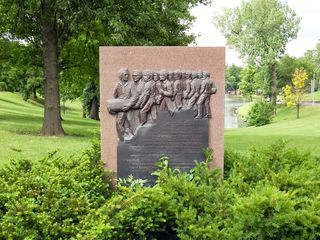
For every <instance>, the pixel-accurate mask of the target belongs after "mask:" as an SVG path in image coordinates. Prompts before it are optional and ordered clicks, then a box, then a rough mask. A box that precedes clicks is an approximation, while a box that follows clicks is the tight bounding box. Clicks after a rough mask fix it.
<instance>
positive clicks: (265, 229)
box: [0, 141, 320, 240]
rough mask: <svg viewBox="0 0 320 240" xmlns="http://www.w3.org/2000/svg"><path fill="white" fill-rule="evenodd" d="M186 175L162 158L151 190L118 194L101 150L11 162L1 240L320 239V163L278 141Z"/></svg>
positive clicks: (2, 196)
mask: <svg viewBox="0 0 320 240" xmlns="http://www.w3.org/2000/svg"><path fill="white" fill-rule="evenodd" d="M206 157H207V161H204V162H200V163H196V165H195V167H194V168H193V169H191V170H190V171H189V172H180V171H179V170H174V169H171V168H170V167H169V163H170V160H169V159H168V158H166V157H163V158H161V160H160V161H159V163H158V164H157V165H158V170H157V171H155V172H154V175H155V176H157V182H156V184H155V185H154V186H147V185H144V181H143V180H141V179H133V178H128V179H123V180H122V181H120V182H119V183H118V184H117V185H116V186H115V187H114V188H113V189H112V192H111V188H110V184H111V183H110V181H111V178H110V176H109V177H108V175H106V174H105V172H104V170H103V167H102V163H101V162H100V145H99V142H95V144H94V146H93V148H92V149H90V150H88V151H86V152H85V154H84V155H83V156H82V157H81V158H76V157H64V158H61V157H60V158H59V157H55V156H54V154H51V155H50V156H48V158H46V159H43V160H41V161H40V162H32V161H28V160H23V161H14V162H12V163H11V164H10V165H8V166H6V167H5V168H3V169H2V170H0V239H24V238H26V239H70V238H71V239H115V240H117V239H195V240H196V239H219V240H220V239H221V240H224V239H226V240H227V239H315V240H316V239H319V236H320V234H319V233H320V194H319V193H320V184H319V175H320V164H319V163H320V162H319V161H320V159H319V158H313V157H311V156H310V154H309V153H303V152H299V151H297V150H296V149H290V148H288V147H287V146H286V144H285V143H284V142H283V141H279V142H277V143H275V144H273V145H271V146H269V147H266V148H262V149H255V148H253V149H251V151H250V153H249V154H248V155H239V154H237V153H234V152H230V151H226V155H225V157H226V168H225V173H226V174H225V177H224V179H222V177H221V173H220V171H219V170H218V169H209V168H208V165H209V162H210V160H211V159H212V152H211V151H206Z"/></svg>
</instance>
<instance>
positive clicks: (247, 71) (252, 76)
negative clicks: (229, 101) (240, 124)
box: [239, 65, 261, 101]
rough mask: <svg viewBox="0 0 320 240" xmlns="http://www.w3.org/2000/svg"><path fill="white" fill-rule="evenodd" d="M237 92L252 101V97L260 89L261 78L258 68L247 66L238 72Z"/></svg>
mask: <svg viewBox="0 0 320 240" xmlns="http://www.w3.org/2000/svg"><path fill="white" fill-rule="evenodd" d="M240 79H241V80H240V83H239V91H240V92H241V94H242V95H244V96H245V97H249V98H250V100H251V101H252V95H253V94H255V93H256V92H257V90H258V89H259V88H260V87H261V76H260V72H259V70H258V68H257V67H256V66H253V65H249V66H248V67H246V68H243V69H242V70H241V72H240Z"/></svg>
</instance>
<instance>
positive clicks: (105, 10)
mask: <svg viewBox="0 0 320 240" xmlns="http://www.w3.org/2000/svg"><path fill="white" fill-rule="evenodd" d="M210 2H211V0H188V1H182V0H178V1H173V0H168V1H166V2H163V1H159V0H157V1H144V0H137V1H133V0H129V1H116V2H114V1H113V2H109V1H104V0H96V1H93V0H88V1H76V0H64V1H61V0H26V1H14V0H0V34H1V36H2V38H10V39H23V40H24V41H27V42H29V43H32V44H33V45H34V46H35V47H37V49H40V50H41V56H42V58H43V70H44V98H45V106H44V121H43V126H42V130H41V133H42V134H43V135H63V134H64V130H63V128H62V125H61V117H60V91H59V84H58V78H59V75H60V70H63V69H64V70H65V71H67V70H68V69H70V68H73V67H82V66H83V65H82V64H83V61H81V62H80V63H78V64H75V62H74V61H68V59H69V60H70V58H67V57H66V56H64V58H61V54H63V53H62V52H63V51H64V50H65V53H64V54H67V52H68V50H67V49H69V46H70V45H68V44H70V43H74V44H73V46H77V47H76V49H81V48H82V47H84V46H81V44H78V39H85V43H86V45H88V46H91V47H92V46H98V45H99V44H101V45H165V44H167V45H180V44H182V45H185V44H188V43H190V42H191V41H193V40H194V36H193V35H189V34H187V33H186V30H187V29H188V28H189V27H190V24H191V23H192V21H193V20H194V18H193V17H192V16H191V14H190V12H189V9H190V7H192V6H194V5H195V4H198V3H204V4H207V3H210ZM80 43H81V41H80ZM97 52H98V48H97V47H96V48H95V49H92V51H91V53H90V54H93V55H92V56H95V59H96V60H95V61H94V62H93V63H92V62H91V64H93V65H96V63H97V62H98V57H97V56H98V53H97ZM90 54H89V55H90ZM83 58H84V60H88V58H87V56H83ZM84 62H86V61H84ZM95 69H96V70H98V68H97V67H96V68H95ZM82 85H83V86H85V84H82Z"/></svg>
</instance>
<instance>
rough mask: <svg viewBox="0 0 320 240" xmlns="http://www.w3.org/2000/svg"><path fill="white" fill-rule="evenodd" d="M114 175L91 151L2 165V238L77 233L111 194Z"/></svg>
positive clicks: (51, 237) (0, 189)
mask: <svg viewBox="0 0 320 240" xmlns="http://www.w3.org/2000/svg"><path fill="white" fill-rule="evenodd" d="M89 152H90V153H92V154H93V152H94V151H89ZM110 180H111V178H110V177H107V175H106V174H105V172H104V169H103V166H102V163H101V162H100V160H99V161H97V159H94V158H90V155H88V154H83V155H82V156H81V157H55V154H50V155H49V156H48V157H47V158H45V159H42V160H40V161H37V162H35V161H30V160H19V161H12V162H11V163H10V164H9V165H7V166H5V167H4V168H3V169H1V170H0V239H59V238H61V239H62V238H63V239H66V238H71V237H75V236H76V234H77V233H78V232H79V229H80V226H81V225H80V223H81V221H82V219H83V218H84V217H85V216H86V215H87V214H88V213H89V211H90V209H96V208H98V207H99V206H101V205H102V203H104V201H105V199H106V198H108V197H109V196H110V194H111V193H110Z"/></svg>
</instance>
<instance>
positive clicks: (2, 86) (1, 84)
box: [0, 82, 7, 91]
mask: <svg viewBox="0 0 320 240" xmlns="http://www.w3.org/2000/svg"><path fill="white" fill-rule="evenodd" d="M0 91H7V84H6V83H5V82H0Z"/></svg>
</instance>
